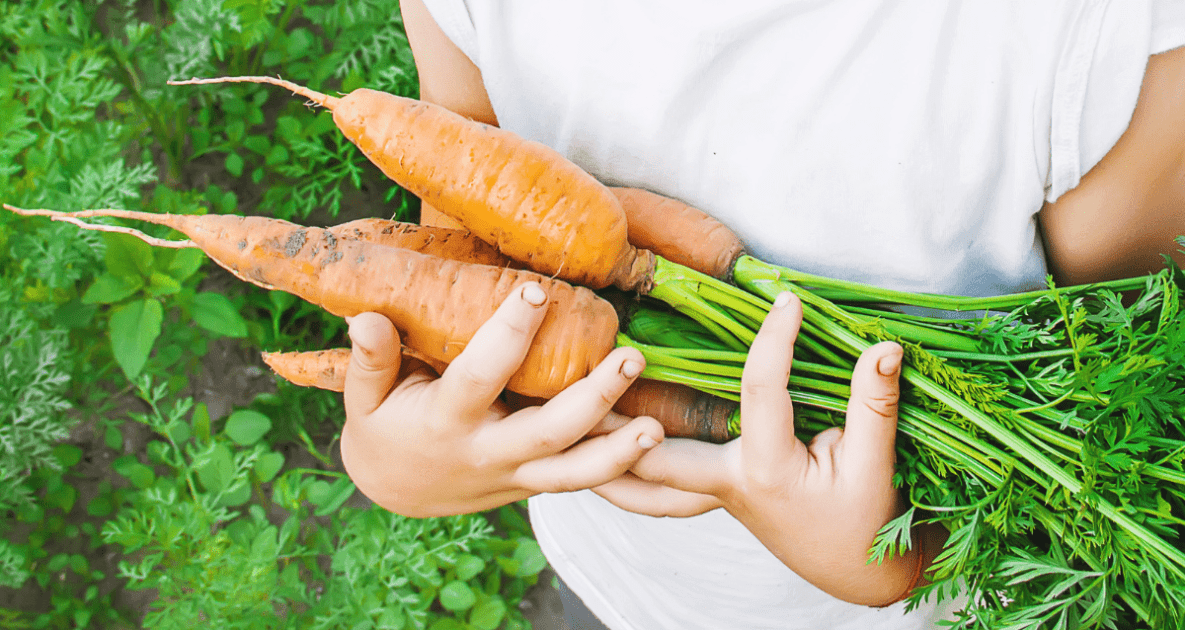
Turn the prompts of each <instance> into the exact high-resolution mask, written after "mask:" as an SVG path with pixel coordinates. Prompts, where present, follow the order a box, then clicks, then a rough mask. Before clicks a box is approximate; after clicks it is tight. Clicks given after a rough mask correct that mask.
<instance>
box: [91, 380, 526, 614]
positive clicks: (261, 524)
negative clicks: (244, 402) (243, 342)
mask: <svg viewBox="0 0 1185 630" xmlns="http://www.w3.org/2000/svg"><path fill="white" fill-rule="evenodd" d="M165 391H166V390H165V388H164V387H157V388H154V389H149V388H148V386H147V382H146V381H143V382H142V383H141V386H140V393H141V395H142V396H144V398H145V400H146V402H148V403H149V405H150V408H151V409H152V412H151V413H148V414H133V418H134V419H135V420H136V421H137V422H141V423H144V424H146V425H148V426H149V427H151V428H152V430H153V431H154V432H155V434H156V436H157V437H158V438H159V439H158V440H156V441H154V442H152V443H151V445H150V446H149V448H148V449H147V457H148V462H147V463H144V462H140V461H138V459H137V458H135V457H132V456H128V457H126V458H121V460H117V462H116V464H115V470H116V471H117V472H119V473H120V474H121V475H123V476H124V477H126V478H127V479H128V480H129V481H130V482H131V484H132V485H133V486H134V487H135V488H137V491H135V492H134V493H131V494H129V495H127V500H126V502H125V503H124V504H123V507H122V508H121V510H120V512H119V514H118V516H116V518H114V519H113V520H110V521H108V522H107V524H106V525H105V526H104V528H103V532H102V535H103V539H104V541H106V542H108V543H112V544H117V545H119V546H120V547H122V548H123V550H124V551H125V552H126V553H128V554H132V555H131V556H129V557H136V558H138V560H130V559H129V560H125V561H123V562H121V563H120V565H119V574H120V575H121V576H123V577H124V578H126V579H127V580H128V581H129V584H130V586H131V587H132V588H137V589H146V588H152V589H156V590H157V592H158V594H159V595H158V598H157V600H156V602H155V603H154V604H153V607H152V610H151V611H150V612H149V613H148V616H147V617H146V618H145V620H144V624H145V625H146V626H149V627H153V628H174V627H175V628H185V627H189V626H192V625H193V624H195V623H203V624H208V623H213V624H216V625H217V626H218V627H243V628H258V627H280V626H284V627H302V628H305V627H307V628H339V627H343V626H344V627H356V626H357V624H359V623H365V624H367V625H372V624H373V625H375V626H378V627H388V628H427V627H436V624H437V623H439V622H440V621H441V620H443V619H450V620H452V621H454V622H455V623H456V624H457V626H456V627H459V628H474V629H483V628H484V629H493V628H497V627H502V624H503V623H504V622H506V623H508V627H524V621H523V619H522V617H521V614H520V613H519V612H518V611H517V608H516V607H515V606H514V605H513V604H514V603H516V601H517V599H516V597H521V596H522V594H523V592H525V588H526V586H529V585H530V584H533V583H534V578H535V576H536V575H537V574H538V573H539V571H541V570H542V569H543V567H544V565H545V563H544V561H543V559H542V554H541V553H540V552H539V548H538V545H537V544H536V543H535V542H534V541H533V540H531V539H529V538H522V537H520V538H515V539H499V538H497V537H496V536H495V535H494V529H493V527H492V526H491V525H490V523H489V522H488V521H487V520H486V519H485V518H483V517H482V516H480V515H467V516H458V517H452V518H442V519H410V518H406V517H401V516H398V515H395V514H391V513H390V512H387V511H385V510H382V509H380V508H377V507H370V508H357V507H343V506H344V505H345V504H346V502H347V501H349V500H350V498H351V497H352V496H353V495H354V493H355V488H354V486H353V484H352V483H351V482H350V481H349V479H348V478H346V477H345V476H344V475H342V474H341V473H336V472H331V471H317V470H308V469H290V470H288V471H287V472H285V473H283V474H282V475H280V476H278V477H277V476H276V473H277V471H278V470H279V469H280V467H281V465H282V463H283V459H284V457H283V455H282V454H281V453H279V452H277V451H275V450H272V448H271V447H270V446H268V444H267V443H266V441H265V440H264V439H263V438H264V437H265V436H266V434H267V433H268V429H270V426H271V421H270V419H268V418H267V416H265V415H263V414H260V413H258V412H254V411H250V410H239V411H236V412H234V413H233V414H232V415H231V416H230V417H229V418H228V419H227V421H226V423H225V426H224V427H223V429H222V431H219V432H216V433H214V434H210V433H208V432H207V430H206V429H204V428H203V427H202V426H201V425H202V424H203V423H205V422H208V420H207V419H206V418H204V417H203V415H202V414H203V412H202V410H200V409H199V410H197V412H196V413H191V411H193V406H192V404H191V403H190V401H188V400H185V401H180V402H177V403H174V404H173V405H172V406H171V407H168V408H165V407H164V406H162V401H163V397H164V395H165ZM187 416H188V417H189V420H188V421H187V420H186V417H187ZM181 427H185V428H184V429H182V428H181ZM149 464H151V465H152V466H149ZM153 466H154V467H155V469H156V470H158V471H159V470H162V468H163V473H162V474H154V468H153ZM326 479H331V480H333V481H331V482H330V481H326ZM267 486H270V493H268V492H267V490H266V487H267ZM252 498H253V499H254V501H251V499H252ZM244 506H245V507H244ZM311 519H313V520H311ZM315 519H321V520H320V521H316V520H315ZM318 523H319V524H318ZM276 611H282V612H283V614H284V617H285V618H284V619H281V618H277V617H275V616H274V613H275V612H276Z"/></svg>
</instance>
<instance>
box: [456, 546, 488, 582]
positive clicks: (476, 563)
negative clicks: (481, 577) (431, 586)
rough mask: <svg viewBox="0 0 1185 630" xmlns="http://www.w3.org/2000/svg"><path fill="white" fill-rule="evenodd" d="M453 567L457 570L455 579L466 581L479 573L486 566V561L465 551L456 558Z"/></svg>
mask: <svg viewBox="0 0 1185 630" xmlns="http://www.w3.org/2000/svg"><path fill="white" fill-rule="evenodd" d="M455 567H456V570H457V579H458V580H464V581H466V582H468V581H469V580H471V579H473V578H474V577H477V575H478V574H480V573H481V570H482V569H484V568H486V562H485V560H482V559H481V558H479V557H477V556H474V555H470V554H467V553H466V554H461V556H460V557H458V558H457V564H456V565H455Z"/></svg>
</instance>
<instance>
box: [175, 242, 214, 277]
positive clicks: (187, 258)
mask: <svg viewBox="0 0 1185 630" xmlns="http://www.w3.org/2000/svg"><path fill="white" fill-rule="evenodd" d="M205 259H206V257H205V254H202V250H200V249H197V248H195V247H188V248H185V249H179V250H177V253H176V254H174V255H173V260H172V261H170V262H169V268H168V270H167V271H168V274H169V275H170V276H173V277H174V278H176V279H177V280H185V279H186V278H188V277H190V276H192V275H193V274H195V273H197V270H198V269H201V267H202V262H203V261H205Z"/></svg>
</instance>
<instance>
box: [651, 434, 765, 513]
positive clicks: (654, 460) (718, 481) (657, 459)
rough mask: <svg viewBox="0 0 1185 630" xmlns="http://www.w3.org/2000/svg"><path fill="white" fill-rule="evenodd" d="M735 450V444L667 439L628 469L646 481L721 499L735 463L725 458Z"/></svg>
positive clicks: (729, 485) (730, 484)
mask: <svg viewBox="0 0 1185 630" xmlns="http://www.w3.org/2000/svg"><path fill="white" fill-rule="evenodd" d="M745 439H748V438H747V437H746V438H742V440H745ZM735 449H736V445H735V444H727V445H721V444H708V443H706V442H700V441H697V440H681V439H677V438H668V439H666V440H665V441H663V443H662V444H660V445H659V446H657V447H655V448H654V450H652V451H650V452H649V453H646V455H645V456H644V457H642V459H640V460H638V463H637V464H634V467H633V468H632V469H630V470H631V472H633V473H634V474H635V475H637V476H638V477H639V478H640V479H644V480H646V481H650V482H653V483H657V484H660V485H663V486H667V487H669V488H674V489H676V490H682V491H684V492H694V493H696V494H708V495H712V496H716V497H720V498H722V499H724V498H727V496H728V494H729V492H730V491H731V489H732V488H734V487H735V485H736V484H735V479H736V473H735V471H734V468H735V466H734V465H733V463H732V462H731V461H730V460H729V458H728V454H729V452H730V451H734V452H735Z"/></svg>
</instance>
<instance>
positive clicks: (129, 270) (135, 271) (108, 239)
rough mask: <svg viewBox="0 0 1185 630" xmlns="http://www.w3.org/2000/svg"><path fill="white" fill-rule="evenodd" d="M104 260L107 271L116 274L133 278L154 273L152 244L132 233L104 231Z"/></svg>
mask: <svg viewBox="0 0 1185 630" xmlns="http://www.w3.org/2000/svg"><path fill="white" fill-rule="evenodd" d="M103 243H104V244H105V245H106V246H107V249H106V251H104V252H103V261H104V262H105V263H107V271H108V272H110V273H111V274H112V275H115V276H122V277H124V278H132V277H135V276H147V275H148V274H150V273H152V260H153V253H152V246H151V245H149V244H148V243H145V242H144V241H142V240H140V239H138V238H136V237H135V236H132V235H130V234H119V233H116V232H104V233H103Z"/></svg>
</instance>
